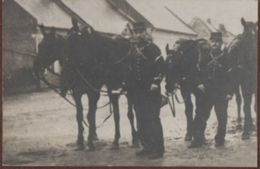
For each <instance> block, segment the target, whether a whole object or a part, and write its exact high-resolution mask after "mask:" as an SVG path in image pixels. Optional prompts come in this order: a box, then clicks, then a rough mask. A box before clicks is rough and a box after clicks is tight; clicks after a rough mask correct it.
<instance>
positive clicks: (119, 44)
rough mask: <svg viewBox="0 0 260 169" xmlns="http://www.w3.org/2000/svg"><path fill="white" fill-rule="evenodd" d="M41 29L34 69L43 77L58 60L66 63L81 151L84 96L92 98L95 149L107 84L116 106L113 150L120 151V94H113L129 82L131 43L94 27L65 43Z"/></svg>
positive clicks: (63, 76) (66, 85) (66, 84)
mask: <svg viewBox="0 0 260 169" xmlns="http://www.w3.org/2000/svg"><path fill="white" fill-rule="evenodd" d="M74 26H75V24H74ZM41 30H42V33H43V35H44V38H43V41H42V42H41V44H40V45H39V54H38V56H39V57H38V59H37V60H36V61H35V69H34V70H35V71H36V74H39V73H40V72H42V70H44V69H45V68H47V67H48V66H49V65H50V64H52V63H53V62H54V61H55V60H60V61H62V64H61V65H62V74H61V88H62V90H71V91H72V97H73V99H74V101H75V104H76V109H77V124H78V139H77V145H78V148H79V149H83V148H84V147H85V146H84V136H83V130H84V127H83V106H82V102H81V98H82V95H83V94H87V96H88V103H89V110H88V114H87V120H88V123H89V135H88V146H89V148H90V149H91V150H93V149H94V148H95V147H94V144H93V140H94V139H95V137H96V122H95V114H96V111H97V101H98V100H99V98H100V93H101V91H102V90H101V88H102V86H103V85H105V86H106V87H107V91H106V94H107V95H108V96H109V98H110V101H111V103H112V105H113V113H114V120H115V137H114V142H113V147H115V148H118V146H119V138H120V126H119V118H120V116H119V104H118V100H119V97H120V94H113V91H114V90H116V89H119V88H121V87H122V82H124V80H125V79H124V78H125V73H126V71H127V68H128V67H127V59H126V58H127V57H128V56H129V50H130V47H131V46H130V43H129V42H128V41H127V40H124V39H111V38H109V37H106V36H104V35H101V34H100V33H98V32H96V31H95V30H94V29H92V28H88V29H84V30H83V31H81V32H76V33H73V34H70V35H69V36H68V37H67V38H66V39H65V38H63V39H62V40H60V39H59V38H58V36H57V35H56V34H55V32H53V31H52V33H50V34H47V33H45V30H44V27H42V29H41ZM65 92H66V91H65ZM127 98H128V118H129V120H130V124H131V129H132V136H133V140H132V142H133V144H134V145H135V146H136V145H138V138H137V132H136V130H135V126H134V114H133V111H132V103H131V99H130V98H129V97H127Z"/></svg>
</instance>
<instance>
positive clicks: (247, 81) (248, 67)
mask: <svg viewBox="0 0 260 169" xmlns="http://www.w3.org/2000/svg"><path fill="white" fill-rule="evenodd" d="M241 24H242V26H243V27H244V30H243V33H242V34H240V35H238V36H236V37H235V38H234V40H233V41H232V42H231V43H230V45H229V47H228V53H229V57H230V60H232V62H231V63H232V68H233V76H232V77H233V81H234V83H235V84H236V86H237V88H238V87H239V86H240V87H241V91H242V96H243V100H244V106H243V109H244V114H245V120H244V132H243V134H242V139H249V138H250V131H251V130H252V129H253V128H254V125H253V121H252V116H251V104H252V96H253V95H255V98H256V89H257V80H256V78H257V23H253V22H248V21H245V19H244V18H241ZM255 110H256V104H255Z"/></svg>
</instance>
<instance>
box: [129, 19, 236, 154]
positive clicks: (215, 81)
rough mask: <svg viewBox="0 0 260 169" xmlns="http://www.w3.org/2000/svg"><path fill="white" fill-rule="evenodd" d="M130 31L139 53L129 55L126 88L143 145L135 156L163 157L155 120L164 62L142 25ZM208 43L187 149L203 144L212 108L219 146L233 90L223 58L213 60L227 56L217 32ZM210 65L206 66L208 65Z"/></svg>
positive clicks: (223, 136) (160, 130) (160, 138)
mask: <svg viewBox="0 0 260 169" xmlns="http://www.w3.org/2000/svg"><path fill="white" fill-rule="evenodd" d="M133 32H134V36H135V38H136V39H137V41H135V45H136V47H137V49H138V50H139V52H136V53H135V55H133V56H132V59H131V62H130V65H131V66H130V71H129V72H130V74H129V78H127V79H128V81H129V82H128V83H127V84H128V85H129V86H130V88H131V87H132V88H134V90H129V91H133V92H132V93H131V95H132V96H133V100H134V109H135V112H136V116H137V123H138V132H139V135H140V138H141V141H142V145H143V149H142V150H141V151H140V152H137V153H136V155H138V156H148V157H149V158H160V157H163V154H164V141H163V130H162V124H161V121H160V117H159V116H160V108H161V100H162V95H161V88H160V83H161V81H162V78H163V75H164V71H165V61H164V59H163V58H162V56H161V52H160V49H159V48H158V47H157V46H156V45H155V44H154V43H153V42H152V41H150V38H149V39H148V40H147V39H146V37H147V35H146V34H147V32H146V26H145V23H143V22H138V23H134V24H133ZM210 44H211V52H210V56H208V58H207V60H206V62H205V63H204V65H203V64H202V65H200V68H199V69H200V70H199V71H200V76H201V77H200V79H201V81H200V82H201V83H200V84H199V85H198V86H197V90H198V91H200V92H201V97H200V99H199V100H198V102H200V103H198V104H197V105H199V106H198V107H197V108H196V115H195V119H194V122H193V133H192V135H193V140H192V142H191V145H190V146H189V147H190V148H192V147H200V146H202V145H203V144H204V143H205V136H204V132H205V129H206V123H207V120H208V118H209V116H210V112H211V109H212V108H213V106H214V108H215V112H216V116H217V119H218V123H219V124H218V130H217V134H216V136H215V146H223V145H224V142H225V134H226V125H227V107H228V101H229V100H230V99H231V98H232V93H233V91H232V86H231V85H230V84H231V83H230V81H229V75H228V73H227V71H228V66H227V65H226V61H225V59H219V60H217V59H216V58H219V57H220V56H221V58H226V57H225V56H224V55H226V54H227V50H226V48H225V47H224V46H223V40H222V34H221V33H220V32H213V33H212V34H211V37H210ZM222 56H223V57H222ZM211 62H212V64H210V66H209V65H208V63H211Z"/></svg>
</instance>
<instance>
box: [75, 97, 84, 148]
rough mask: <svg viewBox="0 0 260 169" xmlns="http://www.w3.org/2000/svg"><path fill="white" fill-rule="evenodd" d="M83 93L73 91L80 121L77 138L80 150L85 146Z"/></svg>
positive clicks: (78, 121) (78, 120)
mask: <svg viewBox="0 0 260 169" xmlns="http://www.w3.org/2000/svg"><path fill="white" fill-rule="evenodd" d="M81 97H82V95H81V94H75V93H74V92H73V99H74V100H75V103H76V109H77V115H76V117H77V123H78V139H77V146H78V150H82V149H84V148H85V146H84V136H83V131H84V127H83V106H82V102H81Z"/></svg>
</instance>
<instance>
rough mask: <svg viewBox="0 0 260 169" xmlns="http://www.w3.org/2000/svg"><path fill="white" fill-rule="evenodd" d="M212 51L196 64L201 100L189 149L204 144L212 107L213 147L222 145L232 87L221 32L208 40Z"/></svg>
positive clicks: (213, 34) (212, 35)
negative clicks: (215, 126) (213, 119)
mask: <svg viewBox="0 0 260 169" xmlns="http://www.w3.org/2000/svg"><path fill="white" fill-rule="evenodd" d="M210 44H211V52H210V56H208V57H206V58H205V59H204V60H202V61H201V62H200V63H199V70H200V84H199V85H198V89H199V90H200V96H201V97H200V99H198V105H197V110H196V116H195V119H194V122H193V123H194V124H193V125H194V126H193V127H194V128H193V129H194V133H193V136H194V140H193V141H192V142H191V145H190V146H189V147H190V148H192V147H200V146H202V145H203V144H204V141H205V137H204V132H205V128H206V123H207V120H208V118H209V116H210V112H211V109H212V108H213V106H214V109H215V113H216V116H217V120H218V129H217V134H216V136H215V146H223V145H224V142H225V134H226V126H227V107H228V100H230V99H231V98H232V93H233V89H232V88H233V86H232V85H231V83H230V82H231V81H230V78H229V74H228V70H229V63H228V60H227V49H226V48H225V47H224V45H223V40H222V34H221V32H213V33H212V34H211V37H210Z"/></svg>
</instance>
